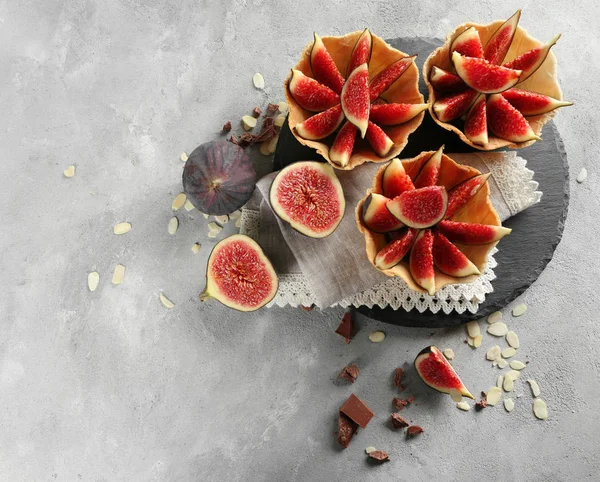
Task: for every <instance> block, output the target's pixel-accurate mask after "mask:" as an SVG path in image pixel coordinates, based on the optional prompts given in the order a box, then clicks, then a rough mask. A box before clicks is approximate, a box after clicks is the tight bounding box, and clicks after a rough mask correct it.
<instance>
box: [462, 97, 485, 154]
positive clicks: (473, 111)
mask: <svg viewBox="0 0 600 482" xmlns="http://www.w3.org/2000/svg"><path fill="white" fill-rule="evenodd" d="M464 132H465V136H467V139H469V140H470V141H471V142H473V143H474V144H480V145H482V146H484V145H486V144H487V143H488V129H487V115H486V108H485V95H483V94H481V95H480V96H479V97H478V98H477V100H476V101H475V103H474V104H473V105H472V106H471V108H470V109H469V112H468V113H467V118H466V119H465V127H464Z"/></svg>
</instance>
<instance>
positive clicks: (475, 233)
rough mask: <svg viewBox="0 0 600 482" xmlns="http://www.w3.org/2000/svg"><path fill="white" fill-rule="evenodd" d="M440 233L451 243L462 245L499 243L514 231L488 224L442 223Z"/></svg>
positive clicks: (438, 227) (438, 226)
mask: <svg viewBox="0 0 600 482" xmlns="http://www.w3.org/2000/svg"><path fill="white" fill-rule="evenodd" d="M437 229H438V232H440V233H441V234H443V235H444V236H446V237H447V238H448V239H449V240H450V241H453V242H455V243H461V244H488V243H494V242H496V241H499V240H500V239H502V238H503V237H504V236H506V235H507V234H510V232H511V231H512V229H509V228H505V227H504V226H491V225H487V224H471V223H459V222H456V221H447V220H444V221H440V222H439V223H438V225H437Z"/></svg>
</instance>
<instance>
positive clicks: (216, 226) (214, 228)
mask: <svg viewBox="0 0 600 482" xmlns="http://www.w3.org/2000/svg"><path fill="white" fill-rule="evenodd" d="M208 229H209V230H211V231H217V232H218V233H220V232H221V230H222V229H223V226H221V225H220V224H217V223H215V222H214V221H211V222H210V223H208Z"/></svg>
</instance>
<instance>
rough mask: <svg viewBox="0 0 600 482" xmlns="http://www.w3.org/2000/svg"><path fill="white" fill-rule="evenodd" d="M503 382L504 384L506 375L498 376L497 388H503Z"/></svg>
mask: <svg viewBox="0 0 600 482" xmlns="http://www.w3.org/2000/svg"><path fill="white" fill-rule="evenodd" d="M502 382H504V375H498V378H496V386H497V387H498V388H502Z"/></svg>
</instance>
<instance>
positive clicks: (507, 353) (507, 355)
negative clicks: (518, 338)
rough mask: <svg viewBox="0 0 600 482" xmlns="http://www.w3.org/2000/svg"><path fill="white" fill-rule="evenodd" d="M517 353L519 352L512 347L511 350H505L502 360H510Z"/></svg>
mask: <svg viewBox="0 0 600 482" xmlns="http://www.w3.org/2000/svg"><path fill="white" fill-rule="evenodd" d="M516 353H517V350H515V349H514V348H513V347H512V346H511V347H509V348H505V349H504V350H502V353H501V355H502V358H510V357H511V356H515V355H516Z"/></svg>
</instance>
